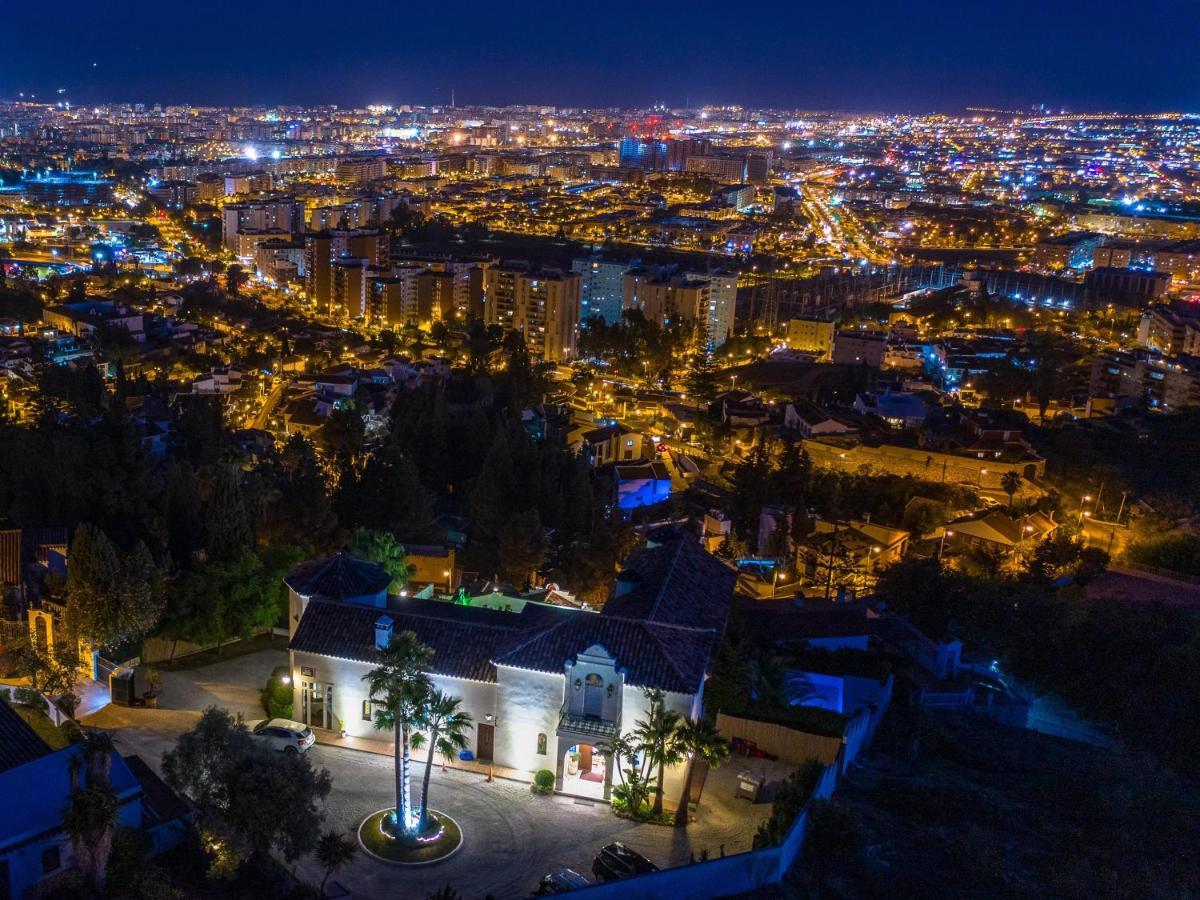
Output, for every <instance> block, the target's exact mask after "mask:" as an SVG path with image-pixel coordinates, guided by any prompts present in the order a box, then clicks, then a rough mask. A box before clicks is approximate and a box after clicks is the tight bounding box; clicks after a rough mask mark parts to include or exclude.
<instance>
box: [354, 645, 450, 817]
mask: <svg viewBox="0 0 1200 900" xmlns="http://www.w3.org/2000/svg"><path fill="white" fill-rule="evenodd" d="M432 656H433V648H432V647H428V646H426V645H425V644H422V643H421V642H420V640H418V638H417V636H416V634H415V633H413V632H411V631H402V632H400V633H399V634H397V635H395V636H393V638H392V642H391V643H390V644H389V645H388V647H387V648H386V649H384V650H380V651H379V665H378V666H377V667H376V668H374V669H372V670H371V671H370V672H368V673H367V674H366V675H364V676H363V681H365V682H367V688H368V691H367V693H368V696H369V697H370V698H371V700H372V701H373V702H375V703H377V704H378V706H377V707H376V709H375V727H376V728H378V729H389V728H390V729H391V730H392V734H393V737H394V741H395V757H396V814H395V824H394V827H395V832H396V834H397V836H400V835H404V836H408V837H412V836H415V835H417V834H419V832H418V831H417V828H416V825H417V822H416V820H415V819H414V818H413V815H412V795H411V791H410V789H409V778H410V776H411V774H412V762H411V760H410V758H409V753H408V748H409V741H410V734H411V730H412V728H413V726H414V725H415V724H416V723H417V722H418V721H419V720H420V716H421V711H422V710H423V709H424V706H425V703H426V700H427V699H428V697H429V693H430V691H431V690H432V689H433V686H432V684H431V683H430V681H429V676H427V675H426V674H425V672H424V669H425V667H426V665H427V664H428V663H429V660H430V658H431V657H432Z"/></svg>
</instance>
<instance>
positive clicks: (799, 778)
mask: <svg viewBox="0 0 1200 900" xmlns="http://www.w3.org/2000/svg"><path fill="white" fill-rule="evenodd" d="M824 771H825V767H824V766H823V765H821V764H820V763H819V762H817V761H816V760H815V759H810V760H808V761H807V762H805V763H804V765H803V766H801V767H800V768H799V769H796V771H794V772H792V774H790V775H789V776H788V777H787V778H786V779H784V781H783V783H782V784H780V785H779V787H778V788H777V789H776V791H775V797H774V807H773V808H772V809H771V817H770V818H769V819H765V820H764V821H763V823H762V824H761V825H759V826H758V832H757V833H756V834H755V835H754V849H755V850H761V849H763V848H764V847H774V846H776V845H777V844H782V843H783V839H784V838H785V837H787V833H788V831H789V830H790V829H791V827H792V823H793V822H794V821H795V820H796V816H798V815H800V811H801V810H802V809H804V807H805V805H806V804H807V803H808V801H809V800H810V799H812V792H813V789H814V788H815V787H816V786H817V782H818V781H819V780H820V779H821V773H822V772H824Z"/></svg>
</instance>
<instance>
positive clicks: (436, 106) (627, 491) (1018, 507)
mask: <svg viewBox="0 0 1200 900" xmlns="http://www.w3.org/2000/svg"><path fill="white" fill-rule="evenodd" d="M1068 5H1069V4H1068ZM244 37H246V47H243V48H242V49H243V50H246V49H247V48H253V47H254V46H255V41H256V40H257V39H255V40H251V39H250V37H249V36H244ZM138 40H143V39H142V38H138ZM189 40H190V39H189ZM764 40H766V38H764ZM139 46H140V45H139ZM185 46H186V47H191V46H192V44H191V43H189V42H185ZM135 49H137V48H135ZM20 52H22V53H26V52H27V51H26V50H21V51H20ZM151 52H153V53H154V54H159V53H161V52H162V51H161V49H154V50H153V51H151ZM187 52H188V53H190V52H191V50H188V51H187ZM421 52H425V51H421ZM889 52H890V51H889ZM961 52H962V50H961V48H960V49H958V50H955V51H954V53H956V54H957V53H961ZM1013 52H1014V53H1018V52H1026V51H1025V50H1021V48H1020V47H1018V48H1017V49H1015V50H1014V51H1013ZM224 53H225V52H224V51H223V52H222V54H221V55H217V56H214V57H213V59H218V58H219V59H225V58H226V55H224ZM547 53H548V54H551V53H554V54H556V53H557V51H551V50H547ZM156 58H157V57H156ZM555 58H557V57H555ZM671 58H673V57H671ZM97 59H98V60H101V59H103V60H107V62H105V63H104V65H109V64H111V59H110V58H109V57H104V56H101V55H100V54H99V53H98V54H97ZM82 60H83V57H81V58H80V59H79V60H75V61H73V62H71V63H70V64H69V65H67V67H66V68H65V69H64V72H67V71H68V70H69V71H70V72H74V71H75V69H74V68H71V67H76V68H79V67H82V69H81V71H84V72H86V70H87V69H88V68H89V66H88V64H87V63H85V62H83V61H82ZM192 64H193V63H192V62H189V57H188V56H187V53H184V54H183V55H181V63H180V65H181V70H180V71H181V74H180V78H181V79H182V78H186V77H187V76H186V72H188V71H190V70H189V69H188V68H187V67H188V66H189V65H192ZM664 65H665V63H664ZM764 65H765V63H764ZM91 67H94V68H95V69H96V74H95V78H96V82H95V83H94V84H91V85H90V92H89V90H86V89H84V88H79V87H73V88H71V89H67V88H60V89H58V90H57V91H51V92H47V91H46V90H45V89H44V88H43V90H42V91H41V92H40V93H39V92H38V91H35V90H34V89H33V88H24V89H22V88H15V89H12V90H9V88H8V87H6V86H4V83H3V82H0V695H2V698H0V900H9V898H13V900H17V898H26V897H47V898H57V897H63V898H66V897H70V898H91V897H94V898H106V897H113V898H134V900H142V898H144V900H157V898H210V897H211V898H243V897H246V898H249V897H262V896H275V897H288V898H292V897H295V898H301V897H305V898H309V897H331V898H332V897H364V898H385V897H405V898H408V897H412V898H439V900H453V898H467V897H470V898H474V897H495V898H507V897H527V896H543V895H548V894H557V893H567V892H571V893H577V894H578V895H579V896H580V897H581V898H594V900H607V898H615V897H621V898H625V900H628V898H660V897H661V898H680V897H735V896H755V897H791V896H803V897H834V896H836V897H847V898H859V897H883V896H904V897H945V896H982V897H1043V896H1045V897H1051V896H1053V897H1074V896H1088V897H1092V896H1136V897H1181V896H1194V895H1198V894H1200V874H1198V873H1200V865H1197V864H1196V860H1195V859H1194V856H1195V849H1194V848H1195V846H1196V843H1197V841H1196V839H1197V838H1198V837H1200V790H1197V782H1196V778H1197V777H1198V776H1200V752H1198V750H1197V748H1198V747H1200V681H1198V680H1197V678H1196V673H1197V671H1200V618H1198V617H1197V613H1200V529H1198V525H1197V523H1200V464H1198V462H1197V456H1196V450H1195V448H1196V446H1197V443H1198V442H1200V113H1191V112H1181V111H1171V110H1169V109H1166V108H1162V109H1157V107H1155V106H1154V105H1152V104H1148V103H1147V102H1145V100H1144V98H1143V102H1141V103H1138V102H1133V101H1128V102H1124V98H1123V103H1124V106H1125V107H1126V108H1127V109H1129V110H1133V111H1119V110H1118V111H1109V112H1106V111H1103V108H1102V107H1101V106H1100V105H1097V104H1095V103H1091V102H1086V103H1085V102H1083V100H1082V99H1081V102H1080V103H1079V104H1076V108H1075V109H1072V108H1071V107H1070V106H1057V105H1056V106H1053V107H1051V106H1048V105H1046V104H1042V103H1037V104H1036V105H1031V104H1030V103H1028V102H1025V103H1015V102H1010V103H1007V104H1003V105H992V106H987V105H978V106H963V107H960V108H957V109H949V108H944V109H942V110H941V111H939V112H909V113H899V112H864V111H854V110H853V109H852V108H851V109H845V110H842V111H837V110H830V109H824V110H823V109H820V108H815V107H814V108H811V109H805V108H798V109H785V108H780V107H777V106H771V105H767V106H763V107H762V108H756V107H755V106H753V105H737V104H729V105H720V104H717V103H707V102H699V101H696V102H694V103H693V102H692V100H691V98H690V97H688V96H686V95H685V96H683V97H682V98H681V99H683V101H684V102H682V103H659V104H653V105H640V104H638V105H635V104H634V103H632V102H628V103H626V104H618V105H613V106H603V105H600V104H599V103H596V104H594V105H592V106H570V105H563V104H561V103H556V104H538V103H534V104H525V103H517V102H512V103H508V104H492V105H482V104H481V103H479V102H464V101H460V100H459V98H462V97H465V96H466V93H467V91H466V90H465V89H459V90H456V89H454V88H446V89H444V90H443V89H441V88H439V89H438V92H437V93H438V96H439V97H440V100H439V101H438V102H428V101H425V102H413V103H404V102H401V101H399V100H397V101H393V102H389V103H384V102H379V103H372V104H370V105H362V106H353V105H341V104H339V105H334V104H333V103H332V102H323V103H315V102H307V103H302V102H299V101H298V100H294V101H293V102H291V103H280V104H276V105H223V106H216V105H202V104H198V103H186V102H173V103H172V102H165V101H155V100H153V99H150V98H149V97H148V99H147V100H146V101H145V102H136V101H131V102H112V101H110V102H101V101H100V100H99V99H98V98H99V97H100V96H101V95H102V93H103V92H102V91H101V90H100V85H102V84H104V83H105V82H103V78H105V77H110V76H107V75H105V74H104V72H103V71H102V66H101V62H99V61H98V62H96V63H92V64H91ZM215 68H216V67H214V69H215ZM585 70H586V66H585V65H584V63H583V62H581V63H580V68H579V70H578V72H575V71H574V70H572V71H571V73H569V78H568V79H567V81H566V82H564V85H563V86H562V90H563V92H564V93H566V94H569V93H570V91H571V90H573V89H577V88H578V85H577V84H576V81H575V80H576V78H583V75H581V74H579V73H580V72H583V71H585ZM1015 70H1016V64H1014V71H1015ZM236 71H237V72H244V73H245V79H246V80H253V79H254V78H257V77H259V76H257V75H254V68H253V67H252V66H249V64H247V65H246V66H245V67H244V68H242V69H237V70H236ZM287 71H289V72H290V71H291V69H288V70H287ZM332 71H333V67H332V65H331V67H330V68H329V69H323V70H322V74H321V76H320V77H321V78H324V79H326V80H327V81H335V80H336V77H335V76H334V75H333V74H331V72H332ZM472 72H474V70H472V69H470V67H469V66H465V64H464V68H463V71H462V72H461V73H458V74H461V76H462V79H463V80H462V82H460V83H463V84H465V83H467V82H470V83H471V84H472V85H473V88H474V91H475V93H476V94H478V95H479V96H485V95H486V91H484V90H483V89H482V88H481V87H480V85H479V84H478V83H477V81H478V79H477V80H476V81H471V78H472V77H475V76H473V75H472ZM614 72H616V70H615V68H614ZM260 74H261V73H260ZM22 77H29V78H31V79H32V78H33V76H32V75H30V74H29V73H25V74H23V75H22ZM111 77H112V78H116V79H117V80H120V78H121V77H124V76H111ZM139 77H140V76H139ZM233 77H234V72H233V70H231V71H230V72H225V73H224V74H222V73H220V72H214V73H213V76H212V81H211V83H205V84H198V86H197V88H196V90H197V93H196V96H200V97H203V96H206V95H208V94H209V93H210V92H211V91H214V90H218V89H222V90H223V89H225V87H226V86H227V85H228V83H231V82H227V81H226V80H224V79H232V78H233ZM289 77H290V76H289ZM355 77H356V78H357V77H358V76H355ZM439 77H440V75H439ZM496 77H497V78H499V79H500V82H498V84H497V86H496V87H495V90H496V91H499V92H503V91H507V90H509V84H508V82H507V81H505V80H504V79H506V78H507V77H508V76H507V75H504V74H503V73H501V74H498V75H497V76H496ZM513 77H515V76H513ZM589 77H590V76H589ZM627 77H629V76H628V73H624V74H622V73H615V74H614V75H613V78H614V79H615V80H614V86H613V87H612V90H614V91H617V90H625V89H626V88H627V85H624V81H623V80H622V79H625V78H627ZM672 77H673V76H672ZM1062 77H1064V78H1065V76H1062ZM1097 77H1101V76H1097ZM1102 77H1103V78H1104V79H1109V78H1111V77H1115V76H1113V75H1112V73H1104V74H1103V75H1102ZM313 78H314V79H315V78H316V76H315V75H314V76H313ZM814 78H815V76H814ZM880 78H881V80H886V76H884V75H881V76H880ZM67 80H68V79H66V78H65V77H64V83H66V82H67ZM80 80H82V79H81V78H76V77H75V76H74V75H72V80H71V81H70V83H71V84H75V83H76V82H77V81H80ZM768 80H769V79H766V78H765V76H764V81H768ZM141 83H142V82H141V81H139V80H138V79H137V78H133V77H132V76H130V80H129V84H130V85H131V92H132V87H134V86H139V85H140V84H141ZM675 83H676V82H675V81H669V84H668V87H669V88H670V90H667V89H666V88H664V93H667V94H672V95H673V93H674V92H675ZM816 83H817V82H816V81H815V80H814V81H813V84H816ZM832 83H833V81H831V82H830V84H832ZM905 83H907V82H905ZM1105 83H1108V82H1107V81H1106V82H1105ZM304 84H307V87H305V86H304ZM356 84H357V82H355V81H353V79H351V80H349V81H347V86H345V87H342V88H338V90H347V91H349V90H352V89H354V90H357V87H356ZM379 84H380V86H379V89H378V90H377V91H376V92H374V93H372V94H369V95H363V96H371V97H378V96H383V95H387V94H388V93H391V92H392V89H389V90H387V91H385V90H383V87H382V86H383V85H384V84H385V82H384V81H382V80H381V81H380V83H379ZM973 84H974V82H971V85H973ZM572 85H575V87H574V88H573V87H572ZM302 87H303V90H301V88H302ZM776 88H777V86H775V85H773V84H772V85H771V86H770V90H766V88H764V91H763V92H760V94H759V95H760V96H762V97H764V98H766V97H771V96H774V94H773V93H772V92H773V91H775V90H776ZM935 88H936V86H933V87H929V88H928V90H930V91H932V90H934V89H935ZM882 89H883V88H881V90H882ZM104 90H107V88H105V89H104ZM247 90H249V87H248V86H246V85H242V86H241V87H239V88H238V89H237V90H236V91H234V90H231V91H230V97H229V101H230V102H233V101H235V100H237V99H239V98H240V97H243V96H245V93H246V91H247ZM262 90H263V92H264V94H266V95H271V94H275V95H277V96H280V97H288V96H292V97H294V98H298V97H302V96H305V95H306V94H305V91H308V94H307V95H308V96H318V88H317V86H316V85H315V80H314V81H313V83H311V84H308V83H306V82H305V83H302V82H297V87H296V90H295V91H289V90H286V89H285V85H284V84H283V83H282V82H281V80H280V79H274V80H273V82H272V83H264V84H263V85H262ZM321 90H333V88H330V87H329V86H328V85H326V86H325V87H323V88H321ZM595 90H596V92H598V93H596V94H595V95H596V96H602V95H603V92H602V91H601V90H600V88H596V89H595ZM697 90H699V88H697ZM706 90H707V89H706ZM847 90H849V88H847ZM897 90H898V88H897ZM1014 90H1015V89H1014ZM1131 90H1132V88H1131ZM1148 90H1149V88H1147V91H1148ZM946 91H947V97H948V98H957V97H959V96H960V94H961V93H962V91H960V90H959V88H958V87H957V86H954V85H947V87H946ZM161 93H162V96H164V97H166V96H176V97H177V96H180V88H179V87H178V86H174V87H170V88H169V89H164V90H163V91H162V92H161ZM395 93H396V94H397V95H400V94H402V93H403V91H400V90H395ZM419 93H422V92H421V91H419V90H414V94H419ZM424 93H425V94H426V95H428V94H429V92H428V91H425V92H424ZM538 93H539V92H538V91H533V90H531V91H529V94H530V95H531V96H537V95H538ZM541 93H542V94H543V95H544V93H545V92H544V91H542V92H541ZM680 93H683V92H680ZM712 93H713V92H711V91H707V94H708V95H711V94H712ZM1063 93H1064V95H1069V94H1070V92H1069V91H1065V90H1064V92H1063ZM1076 93H1077V94H1078V91H1077V92H1076ZM76 94H78V95H79V96H80V97H81V98H82V97H85V96H86V97H88V98H89V99H87V100H83V99H80V100H78V101H76V100H75V99H73V98H74V97H75V96H76ZM443 94H444V96H442V95H443ZM746 94H747V96H752V95H753V92H751V91H747V92H746ZM329 96H330V97H332V96H333V95H332V94H330V95H329ZM580 96H591V95H589V94H586V93H583V92H580ZM839 96H840V95H839ZM870 96H876V95H870ZM892 96H893V95H890V94H889V95H888V97H892ZM915 96H925V94H916V95H915ZM1004 96H1005V94H1004V93H1003V92H996V91H992V92H981V93H980V98H981V99H980V103H981V104H982V103H983V101H984V99H985V98H987V97H1001V98H1002V97H1004ZM1078 96H1080V97H1081V98H1083V99H1086V96H1085V95H1084V94H1078ZM1131 96H1132V95H1131ZM1139 96H1140V95H1139ZM93 97H94V99H93ZM514 99H519V98H514ZM1172 99H1174V98H1173V97H1172ZM265 101H266V98H264V102H265ZM358 102H365V101H363V100H362V99H361V98H360V100H359V101H358ZM950 102H951V100H950V99H947V100H946V103H944V104H933V103H931V104H929V108H931V109H932V108H935V107H937V106H946V105H947V104H949V103H950ZM991 102H993V103H998V101H995V100H993V101H991ZM831 105H833V104H831ZM837 105H842V104H837ZM845 105H847V106H849V107H853V106H854V104H845ZM880 105H881V106H883V107H890V108H900V107H901V105H902V104H900V103H898V102H882V101H881V102H880ZM1121 105H1122V104H1114V107H1116V106H1121ZM1139 108H1141V109H1142V111H1136V110H1137V109H1139ZM1147 110H1149V111H1147ZM1156 110H1157V111H1156ZM1164 822H1168V823H1170V824H1169V826H1168V827H1169V832H1168V834H1169V838H1168V839H1167V840H1163V838H1162V832H1163V823H1164Z"/></svg>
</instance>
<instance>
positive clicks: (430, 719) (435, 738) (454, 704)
mask: <svg viewBox="0 0 1200 900" xmlns="http://www.w3.org/2000/svg"><path fill="white" fill-rule="evenodd" d="M461 703H462V699H461V698H459V697H451V696H450V695H449V694H443V693H442V692H441V691H434V692H433V693H431V694H430V695H429V698H428V700H427V701H426V703H425V707H424V709H422V710H421V718H420V721H419V722H418V727H420V728H423V729H426V730H428V732H429V740H428V748H429V752H428V753H427V754H426V755H425V777H424V778H423V779H422V781H421V813H420V816H419V817H418V819H417V830H418V831H424V830H425V829H426V828H428V827H429V775H430V773H431V772H432V771H433V754H434V752H435V751H436V752H438V753H440V754H442V756H443V757H445V758H449V757H452V756H454V755H455V754H456V753H458V751H460V750H466V749H467V744H468V741H467V735H466V732H467V731H468V730H469V729H470V727H471V715H470V713H466V712H463V711H462V710H461V709H460V708H459V704H461ZM412 745H413V747H415V748H416V749H418V750H419V749H421V747H422V746H424V745H426V740H425V735H423V734H421V733H420V732H418V733H417V734H414V735H413V736H412Z"/></svg>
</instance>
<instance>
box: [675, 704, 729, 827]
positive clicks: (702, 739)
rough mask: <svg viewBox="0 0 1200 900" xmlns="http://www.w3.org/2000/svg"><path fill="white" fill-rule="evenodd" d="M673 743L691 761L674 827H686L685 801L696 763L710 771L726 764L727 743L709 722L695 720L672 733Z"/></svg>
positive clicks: (680, 725)
mask: <svg viewBox="0 0 1200 900" xmlns="http://www.w3.org/2000/svg"><path fill="white" fill-rule="evenodd" d="M674 741H675V744H676V746H677V747H678V748H679V749H680V750H681V751H682V752H683V753H684V755H685V756H687V757H688V759H689V760H691V764H690V765H689V766H688V770H687V778H686V780H685V781H684V784H683V798H682V801H681V803H680V807H679V812H678V813H677V814H676V815H675V824H676V825H679V826H686V825H687V804H688V797H689V796H690V795H691V793H692V776H693V774H694V773H695V771H696V761H697V760H700V761H701V762H704V763H705V764H706V765H707V766H708V767H709V768H710V769H716V768H719V767H720V766H722V765H724V764H725V763H726V762H727V761H728V760H729V757H730V750H729V742H728V741H727V740H725V738H723V737H722V736H721V732H719V731H717V726H716V724H715V723H714V722H713V721H712V720H711V719H697V720H696V721H695V722H692V721H690V720H688V719H684V720H683V721H682V722H680V723H679V727H678V728H676V729H675V737H674Z"/></svg>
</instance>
